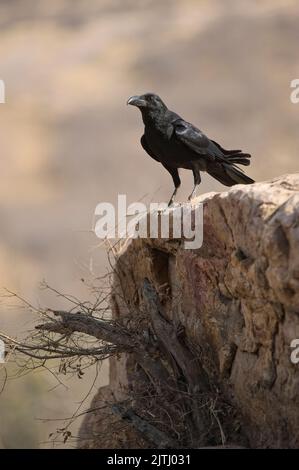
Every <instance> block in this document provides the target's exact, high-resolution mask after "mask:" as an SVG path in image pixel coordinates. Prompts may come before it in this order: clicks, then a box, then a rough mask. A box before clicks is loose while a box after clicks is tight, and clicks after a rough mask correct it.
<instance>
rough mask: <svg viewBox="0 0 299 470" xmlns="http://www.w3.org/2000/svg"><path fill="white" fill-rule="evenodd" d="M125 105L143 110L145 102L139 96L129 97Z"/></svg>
mask: <svg viewBox="0 0 299 470" xmlns="http://www.w3.org/2000/svg"><path fill="white" fill-rule="evenodd" d="M127 104H131V105H132V106H137V108H144V107H145V106H146V101H145V100H144V99H143V98H141V97H140V96H131V97H130V98H129V99H128V101H127Z"/></svg>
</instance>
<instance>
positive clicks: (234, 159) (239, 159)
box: [225, 150, 251, 166]
mask: <svg viewBox="0 0 299 470" xmlns="http://www.w3.org/2000/svg"><path fill="white" fill-rule="evenodd" d="M250 158H251V155H250V153H243V152H241V151H236V150H235V151H233V152H232V153H230V154H229V155H225V161H227V162H228V163H232V164H234V163H237V164H239V165H244V166H248V165H250Z"/></svg>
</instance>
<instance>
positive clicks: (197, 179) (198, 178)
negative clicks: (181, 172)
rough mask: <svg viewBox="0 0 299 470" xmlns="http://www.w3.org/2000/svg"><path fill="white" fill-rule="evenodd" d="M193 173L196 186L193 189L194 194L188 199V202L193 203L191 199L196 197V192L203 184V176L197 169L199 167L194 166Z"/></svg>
mask: <svg viewBox="0 0 299 470" xmlns="http://www.w3.org/2000/svg"><path fill="white" fill-rule="evenodd" d="M192 172H193V178H194V186H193V189H192V193H191V194H190V196H189V197H188V201H191V199H192V198H193V197H194V196H196V190H197V188H198V186H199V185H200V183H201V176H200V171H199V169H198V168H197V166H194V167H193V168H192Z"/></svg>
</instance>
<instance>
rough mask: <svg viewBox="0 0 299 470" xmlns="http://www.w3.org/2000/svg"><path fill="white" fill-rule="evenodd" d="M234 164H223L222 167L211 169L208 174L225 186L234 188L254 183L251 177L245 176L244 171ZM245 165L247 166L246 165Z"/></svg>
mask: <svg viewBox="0 0 299 470" xmlns="http://www.w3.org/2000/svg"><path fill="white" fill-rule="evenodd" d="M244 155H246V154H244ZM234 163H237V162H234ZM234 163H233V162H231V163H223V164H222V165H219V166H217V167H214V168H209V169H208V173H209V175H211V176H213V178H215V179H216V180H217V181H220V183H222V184H224V185H225V186H233V185H234V184H251V183H254V180H253V179H252V178H250V177H249V176H247V175H245V173H243V171H242V170H240V169H239V168H238V167H237V166H235V165H234ZM238 163H239V162H238ZM242 164H244V163H242ZM245 165H247V164H246V163H245Z"/></svg>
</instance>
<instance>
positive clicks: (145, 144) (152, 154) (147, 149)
mask: <svg viewBox="0 0 299 470" xmlns="http://www.w3.org/2000/svg"><path fill="white" fill-rule="evenodd" d="M140 143H141V145H142V147H143V149H144V150H145V151H146V153H148V154H149V156H150V157H152V158H153V159H154V160H156V161H157V162H160V160H159V158H157V157H156V155H154V153H153V152H152V150H151V148H150V146H149V145H148V143H147V141H146V138H145V135H144V134H143V136H142V137H141V139H140Z"/></svg>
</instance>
